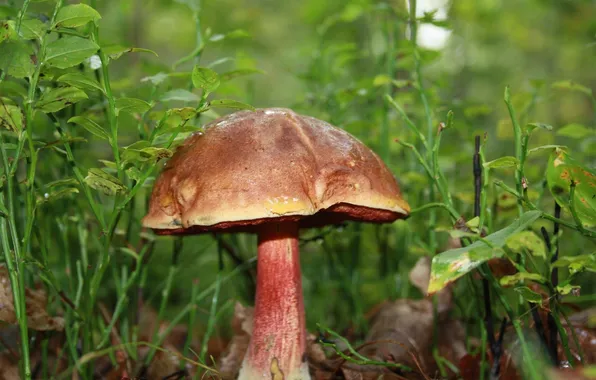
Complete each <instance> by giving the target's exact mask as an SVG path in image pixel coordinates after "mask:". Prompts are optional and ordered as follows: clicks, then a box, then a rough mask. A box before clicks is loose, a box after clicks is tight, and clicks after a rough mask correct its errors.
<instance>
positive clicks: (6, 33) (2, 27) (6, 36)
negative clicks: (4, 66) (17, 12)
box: [0, 20, 17, 42]
mask: <svg viewBox="0 0 596 380" xmlns="http://www.w3.org/2000/svg"><path fill="white" fill-rule="evenodd" d="M16 35H17V31H16V30H15V23H14V21H12V20H8V21H2V22H0V42H4V41H5V40H12V39H14V38H15V36H16Z"/></svg>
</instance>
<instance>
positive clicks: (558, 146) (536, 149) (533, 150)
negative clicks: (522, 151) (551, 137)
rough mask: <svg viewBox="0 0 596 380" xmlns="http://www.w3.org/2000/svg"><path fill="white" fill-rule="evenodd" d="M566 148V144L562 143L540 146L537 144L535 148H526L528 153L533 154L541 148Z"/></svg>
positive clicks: (541, 149)
mask: <svg viewBox="0 0 596 380" xmlns="http://www.w3.org/2000/svg"><path fill="white" fill-rule="evenodd" d="M564 148H566V146H564V145H542V146H538V147H536V148H532V149H530V150H528V155H530V154H534V153H539V152H541V151H543V150H551V151H553V150H555V149H564Z"/></svg>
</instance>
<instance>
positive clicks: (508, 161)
mask: <svg viewBox="0 0 596 380" xmlns="http://www.w3.org/2000/svg"><path fill="white" fill-rule="evenodd" d="M517 164H518V161H517V158H515V157H513V156H504V157H499V158H497V159H496V160H493V161H489V162H485V163H484V165H483V166H484V167H485V168H487V169H502V168H512V167H516V166H517Z"/></svg>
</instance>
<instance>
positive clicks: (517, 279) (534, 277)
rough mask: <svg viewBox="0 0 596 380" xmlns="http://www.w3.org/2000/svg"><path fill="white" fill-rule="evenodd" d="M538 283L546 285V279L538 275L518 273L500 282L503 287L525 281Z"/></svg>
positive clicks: (503, 278)
mask: <svg viewBox="0 0 596 380" xmlns="http://www.w3.org/2000/svg"><path fill="white" fill-rule="evenodd" d="M526 280H529V281H536V282H539V283H541V284H544V283H546V278H544V276H542V275H540V274H538V273H528V272H518V273H516V274H514V275H511V276H503V277H501V279H500V280H499V283H500V284H501V285H502V286H511V285H515V284H517V283H519V282H523V281H526Z"/></svg>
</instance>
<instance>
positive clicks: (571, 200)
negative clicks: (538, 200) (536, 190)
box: [546, 149, 596, 227]
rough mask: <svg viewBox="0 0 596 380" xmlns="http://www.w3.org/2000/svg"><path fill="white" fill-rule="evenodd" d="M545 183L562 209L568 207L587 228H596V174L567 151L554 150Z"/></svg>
mask: <svg viewBox="0 0 596 380" xmlns="http://www.w3.org/2000/svg"><path fill="white" fill-rule="evenodd" d="M546 179H547V182H548V187H549V189H550V191H551V193H552V194H553V196H554V197H555V199H556V200H557V202H558V203H559V204H561V206H563V207H568V208H569V210H570V212H571V213H572V214H573V215H574V217H576V218H577V219H579V221H581V223H582V224H583V225H584V226H586V227H590V226H594V225H596V172H594V171H592V170H590V169H589V168H587V167H585V166H582V165H580V164H579V163H578V162H577V161H575V160H574V159H573V158H572V157H571V156H569V154H568V153H567V152H566V151H565V150H564V149H555V151H554V152H553V153H552V154H551V156H550V159H549V164H548V167H547V171H546Z"/></svg>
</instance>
